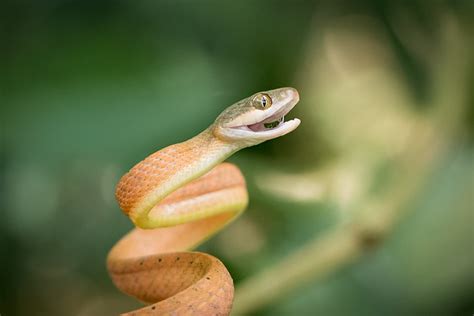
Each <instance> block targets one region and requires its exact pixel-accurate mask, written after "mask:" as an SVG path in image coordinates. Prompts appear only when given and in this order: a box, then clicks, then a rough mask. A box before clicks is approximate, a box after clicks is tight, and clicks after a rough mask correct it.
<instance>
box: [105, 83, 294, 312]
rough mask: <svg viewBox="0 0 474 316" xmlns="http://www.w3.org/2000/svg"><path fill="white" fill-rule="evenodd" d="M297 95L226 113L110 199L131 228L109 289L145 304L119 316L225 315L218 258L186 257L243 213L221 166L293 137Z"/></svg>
mask: <svg viewBox="0 0 474 316" xmlns="http://www.w3.org/2000/svg"><path fill="white" fill-rule="evenodd" d="M298 101H299V94H298V91H297V90H296V89H294V88H290V87H285V88H279V89H273V90H268V91H263V92H258V93H255V94H253V95H251V96H249V97H247V98H245V99H242V100H240V101H238V102H236V103H234V104H233V105H231V106H229V107H228V108H226V109H225V110H224V111H223V112H222V113H221V114H220V115H219V116H218V117H217V118H216V119H215V121H214V122H213V123H212V124H211V125H210V126H209V127H208V128H207V129H205V130H204V131H202V132H201V133H199V134H198V135H196V136H194V137H192V138H190V139H188V140H186V141H184V142H181V143H177V144H173V145H169V146H167V147H165V148H163V149H160V150H158V151H156V152H155V153H153V154H151V155H149V156H148V157H146V158H145V159H144V160H142V161H141V162H139V163H138V164H136V165H135V166H133V167H132V168H131V169H130V170H129V171H128V172H127V173H126V174H125V175H123V176H122V177H121V179H120V180H119V182H118V184H117V186H116V190H115V197H116V199H117V201H118V204H119V206H120V208H121V209H122V211H123V212H124V213H125V214H126V215H127V216H128V217H129V218H130V219H131V221H132V222H133V224H134V226H135V227H134V228H133V229H132V230H131V231H130V232H128V233H127V234H126V235H125V236H123V237H122V238H121V239H120V240H119V241H118V242H117V243H116V244H115V245H113V247H112V248H111V250H110V251H109V253H108V256H107V269H108V272H109V275H110V277H111V279H112V282H113V283H114V285H115V286H116V287H117V288H118V289H119V290H120V291H122V292H124V293H125V294H127V295H129V296H132V297H135V298H136V299H138V300H139V301H141V302H143V303H145V304H146V305H145V306H144V307H141V308H139V309H136V310H134V311H130V312H125V313H123V314H122V315H229V314H230V312H231V309H232V303H233V296H234V285H233V280H232V277H231V275H230V274H229V272H228V270H227V269H226V267H225V266H224V264H223V263H222V262H221V261H220V260H219V259H217V258H215V257H213V256H211V255H209V254H206V253H203V252H197V251H192V249H194V248H195V247H197V246H198V245H199V244H201V243H202V242H204V241H206V240H207V239H208V238H210V237H211V236H212V235H214V234H215V233H217V232H218V231H219V230H221V229H222V228H223V227H225V226H226V225H228V224H229V223H230V222H232V221H233V220H234V219H235V218H237V217H238V216H239V215H240V214H242V212H243V211H244V210H245V209H246V207H247V204H248V200H249V199H248V192H247V187H246V183H245V179H244V176H243V174H242V172H241V171H240V169H239V168H238V167H237V166H236V165H234V164H231V163H228V162H224V160H225V159H227V158H228V157H229V156H231V155H232V154H233V153H235V152H237V151H239V150H240V149H243V148H246V147H250V146H254V145H257V144H260V143H262V142H264V141H267V140H270V139H274V138H277V137H280V136H283V135H285V134H288V133H290V132H291V131H293V130H295V129H296V128H297V127H298V126H299V124H300V120H299V119H298V118H294V119H292V120H288V121H285V118H284V117H285V115H286V114H288V112H290V110H291V109H292V108H293V107H294V106H295V105H296V104H297V103H298Z"/></svg>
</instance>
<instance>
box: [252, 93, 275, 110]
mask: <svg viewBox="0 0 474 316" xmlns="http://www.w3.org/2000/svg"><path fill="white" fill-rule="evenodd" d="M253 100H254V102H255V107H256V108H257V109H260V110H266V109H268V108H269V107H271V106H272V98H270V96H269V95H268V94H266V93H259V94H257V95H256V96H255V97H254V98H253Z"/></svg>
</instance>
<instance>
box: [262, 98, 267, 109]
mask: <svg viewBox="0 0 474 316" xmlns="http://www.w3.org/2000/svg"><path fill="white" fill-rule="evenodd" d="M262 105H263V107H265V106H266V105H267V99H266V98H265V97H263V98H262Z"/></svg>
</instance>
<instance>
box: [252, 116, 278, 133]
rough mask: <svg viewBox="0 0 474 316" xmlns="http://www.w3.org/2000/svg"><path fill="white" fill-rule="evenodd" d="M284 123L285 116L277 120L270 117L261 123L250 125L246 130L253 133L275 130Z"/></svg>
mask: <svg viewBox="0 0 474 316" xmlns="http://www.w3.org/2000/svg"><path fill="white" fill-rule="evenodd" d="M284 122H285V116H281V117H279V118H275V117H273V116H272V117H270V118H268V119H266V120H264V121H262V122H258V123H255V124H252V125H247V128H249V129H250V130H252V131H254V132H261V131H265V130H269V129H274V128H277V127H278V126H279V125H280V124H283V123H284Z"/></svg>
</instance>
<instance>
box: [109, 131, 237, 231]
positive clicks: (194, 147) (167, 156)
mask: <svg viewBox="0 0 474 316" xmlns="http://www.w3.org/2000/svg"><path fill="white" fill-rule="evenodd" d="M213 128H214V126H213V125H211V126H210V127H209V128H207V129H206V130H204V131H203V132H201V133H200V134H198V135H197V136H195V137H193V138H191V139H189V140H187V141H184V142H182V143H178V144H174V145H171V146H168V147H166V148H163V149H161V150H159V151H157V152H155V153H154V154H152V155H150V156H149V157H147V158H146V159H145V160H144V161H142V162H141V163H140V164H138V165H137V166H135V167H133V168H132V169H131V170H130V171H129V172H128V173H127V174H126V175H125V176H124V177H123V178H122V179H121V180H120V182H119V184H118V186H117V191H116V196H117V199H118V201H119V203H120V207H121V208H122V209H123V210H124V211H125V212H127V213H128V215H129V216H130V218H131V219H132V221H133V222H134V223H135V224H136V225H137V226H139V227H141V228H155V227H156V225H157V224H156V223H154V222H153V221H151V220H150V219H149V217H148V214H149V212H150V210H151V209H152V208H153V207H154V206H155V205H156V204H158V203H159V202H160V201H161V200H162V199H163V198H165V197H166V196H167V195H169V194H170V193H172V192H173V191H175V190H176V189H177V188H179V187H182V186H184V185H185V184H187V183H189V182H191V181H192V180H194V179H196V178H198V177H200V176H202V175H203V174H205V173H207V172H208V171H210V170H211V169H212V168H214V167H215V166H216V165H218V164H219V163H220V162H222V161H224V160H225V159H226V158H228V157H229V156H230V155H232V154H233V153H235V152H236V151H238V150H239V149H241V148H242V146H241V145H239V144H234V143H230V142H226V141H224V140H221V139H219V138H217V137H216V136H215V135H214V133H213ZM142 174H146V177H141V175H142ZM144 181H146V182H148V183H144ZM138 184H139V185H138ZM147 184H149V186H148V187H152V188H154V189H150V190H149V191H147V190H145V191H143V192H134V190H135V189H134V188H137V187H142V188H143V187H145V188H146V187H147ZM129 196H130V197H134V198H133V199H129V198H128V197H129Z"/></svg>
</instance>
